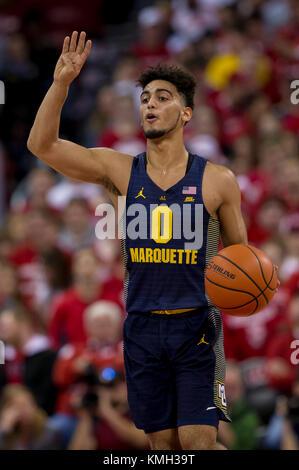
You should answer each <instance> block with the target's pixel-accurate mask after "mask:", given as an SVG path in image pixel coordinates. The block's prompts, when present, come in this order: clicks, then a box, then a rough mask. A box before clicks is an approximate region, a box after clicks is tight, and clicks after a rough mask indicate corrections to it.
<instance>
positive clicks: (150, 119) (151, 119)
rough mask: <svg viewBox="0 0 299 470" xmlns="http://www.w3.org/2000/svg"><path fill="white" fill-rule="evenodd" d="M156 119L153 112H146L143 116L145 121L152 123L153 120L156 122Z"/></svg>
mask: <svg viewBox="0 0 299 470" xmlns="http://www.w3.org/2000/svg"><path fill="white" fill-rule="evenodd" d="M157 119H158V118H157V116H155V114H153V113H148V114H147V115H146V117H145V120H146V121H147V122H150V123H151V124H152V123H153V122H156V121H157Z"/></svg>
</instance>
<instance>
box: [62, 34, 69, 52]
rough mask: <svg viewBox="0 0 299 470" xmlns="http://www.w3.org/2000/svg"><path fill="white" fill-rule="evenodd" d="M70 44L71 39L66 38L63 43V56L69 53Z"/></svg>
mask: <svg viewBox="0 0 299 470" xmlns="http://www.w3.org/2000/svg"><path fill="white" fill-rule="evenodd" d="M69 44H70V37H69V36H67V37H66V38H64V41H63V46H62V54H65V53H66V52H68V50H69Z"/></svg>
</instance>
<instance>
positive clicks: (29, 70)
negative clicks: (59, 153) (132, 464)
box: [0, 0, 299, 449]
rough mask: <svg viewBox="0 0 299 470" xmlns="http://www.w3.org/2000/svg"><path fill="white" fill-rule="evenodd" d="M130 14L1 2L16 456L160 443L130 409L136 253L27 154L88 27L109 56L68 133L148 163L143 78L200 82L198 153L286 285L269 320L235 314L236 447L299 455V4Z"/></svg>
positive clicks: (1, 281)
mask: <svg viewBox="0 0 299 470" xmlns="http://www.w3.org/2000/svg"><path fill="white" fill-rule="evenodd" d="M109 3H110V5H109ZM112 3H113V2H112ZM119 6H120V8H119V9H118V11H117V12H116V11H115V9H114V10H113V8H112V7H113V5H111V2H107V1H104V0H102V1H101V0H93V1H89V2H88V4H87V5H86V4H84V3H82V2H78V1H74V0H73V1H72V2H68V1H51V2H49V1H45V2H42V3H40V2H38V1H37V0H22V1H14V0H4V1H1V2H0V79H1V80H3V82H4V84H5V105H0V128H1V135H0V167H1V171H0V339H1V340H2V341H4V343H5V346H6V347H5V356H6V357H5V364H4V365H0V449H147V448H148V443H147V439H146V437H145V435H144V433H143V432H142V431H139V430H137V429H136V428H135V426H134V425H133V423H132V421H131V420H130V414H129V409H128V403H127V397H126V386H125V377H124V369H123V359H122V324H123V321H124V318H125V315H126V312H125V306H124V301H123V283H122V279H123V267H122V261H121V256H120V245H119V241H118V240H99V239H98V238H96V235H95V224H96V223H97V222H98V220H99V218H98V217H96V216H95V208H96V207H97V205H98V204H99V203H101V202H109V197H108V195H107V193H106V192H105V190H104V189H103V188H101V187H97V186H95V185H90V184H87V183H86V184H85V183H79V182H76V181H73V180H70V179H67V178H63V177H61V175H58V174H57V173H55V172H54V171H52V170H51V169H49V168H48V167H46V166H45V165H43V164H42V163H41V162H40V161H38V160H37V159H36V158H35V157H33V156H32V155H31V154H30V152H29V151H28V149H27V147H26V141H27V137H28V134H29V130H30V127H31V125H32V123H33V119H34V116H35V113H36V111H37V108H38V106H39V104H40V102H41V100H42V98H43V96H44V94H45V93H46V91H47V89H48V87H49V86H50V84H51V80H52V75H53V70H54V67H55V63H56V60H57V59H58V56H59V53H60V48H61V45H62V41H63V38H64V36H65V35H67V34H70V33H71V32H72V30H78V31H80V30H85V31H87V34H88V37H89V38H91V39H92V40H93V48H92V51H91V54H90V57H89V58H88V61H87V63H86V64H85V66H84V69H83V70H82V72H81V74H80V76H79V78H78V79H76V81H75V82H74V83H73V84H72V86H71V88H70V93H69V98H68V100H67V102H66V104H65V106H64V109H63V114H62V119H61V137H64V138H67V139H70V140H72V141H74V142H77V143H80V144H82V145H85V146H88V147H96V146H104V147H111V148H114V149H116V150H118V151H120V152H125V153H128V154H131V155H136V154H138V153H141V152H143V151H144V150H145V145H146V142H145V139H144V136H143V134H142V132H141V129H140V125H139V118H138V102H139V94H140V90H139V89H138V87H136V79H137V77H138V74H139V72H140V71H141V70H143V69H144V68H145V67H146V66H149V65H154V64H157V63H159V62H160V63H161V62H163V63H176V64H179V65H181V66H183V67H185V68H186V69H188V70H189V71H191V72H192V73H193V74H194V75H195V77H196V79H197V90H196V108H195V110H194V114H193V119H192V120H191V122H190V123H189V124H188V126H186V129H185V143H186V147H187V148H188V150H190V151H191V152H193V153H197V154H199V155H201V156H203V157H206V158H208V159H209V160H211V161H212V162H214V163H216V164H221V165H225V166H228V167H230V168H231V169H232V170H233V171H234V173H235V174H236V176H237V178H238V182H239V185H240V188H241V192H242V205H243V214H244V218H245V221H246V225H247V229H248V238H249V242H250V243H251V244H252V245H254V246H256V247H258V248H261V249H262V250H263V251H265V252H266V253H267V254H268V255H269V257H270V258H271V259H272V261H273V263H274V264H277V265H278V266H279V278H280V280H281V286H280V288H279V291H278V293H277V294H276V295H275V297H274V298H273V300H272V302H271V303H270V304H269V305H268V306H267V307H266V308H265V309H264V310H263V311H262V312H260V313H259V314H257V315H255V316H254V317H245V318H241V317H233V316H228V315H223V322H224V341H225V352H226V358H227V374H226V393H227V403H228V407H229V410H230V413H231V416H232V419H233V421H232V424H230V423H221V425H220V428H219V440H220V441H221V442H222V443H223V444H224V445H225V446H227V447H228V448H229V449H299V366H298V364H299V155H298V146H299V103H298V104H296V100H294V99H291V95H292V93H293V92H294V89H293V88H292V86H293V85H292V82H293V81H294V80H296V79H299V2H298V1H297V0H239V1H234V0H161V1H156V2H154V1H142V0H139V1H138V0H135V1H126V2H120V4H119ZM297 351H298V352H297Z"/></svg>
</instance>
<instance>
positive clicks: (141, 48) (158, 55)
mask: <svg viewBox="0 0 299 470" xmlns="http://www.w3.org/2000/svg"><path fill="white" fill-rule="evenodd" d="M138 24H139V34H140V39H139V42H138V43H136V44H135V45H134V46H133V48H132V50H131V53H132V54H133V55H134V56H135V57H137V58H138V59H140V62H141V64H140V66H141V68H142V69H143V68H146V67H148V66H151V65H155V64H156V63H158V62H165V61H166V60H167V59H168V58H169V53H168V51H167V48H166V42H165V39H166V33H167V27H166V25H165V19H164V15H163V13H162V11H161V10H160V9H159V8H157V7H146V8H143V9H142V10H141V11H140V13H139V16H138Z"/></svg>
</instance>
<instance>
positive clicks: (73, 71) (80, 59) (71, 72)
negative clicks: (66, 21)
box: [54, 31, 91, 85]
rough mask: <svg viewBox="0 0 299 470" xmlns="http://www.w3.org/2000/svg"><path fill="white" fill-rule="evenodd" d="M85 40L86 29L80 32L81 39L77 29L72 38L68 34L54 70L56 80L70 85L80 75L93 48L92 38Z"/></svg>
mask: <svg viewBox="0 0 299 470" xmlns="http://www.w3.org/2000/svg"><path fill="white" fill-rule="evenodd" d="M85 40H86V33H85V32H84V31H82V32H81V33H80V36H79V39H78V32H77V31H73V33H72V36H71V38H70V37H69V36H67V37H66V38H65V39H64V42H63V47H62V52H61V55H60V57H59V59H58V62H57V64H56V67H55V71H54V81H55V82H57V83H61V84H64V85H70V83H71V82H72V81H73V80H74V79H75V78H76V77H77V76H78V75H79V73H80V71H81V68H82V66H83V64H84V62H85V61H86V59H87V57H88V56H89V53H90V49H91V40H90V39H89V40H88V41H87V42H85Z"/></svg>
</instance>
